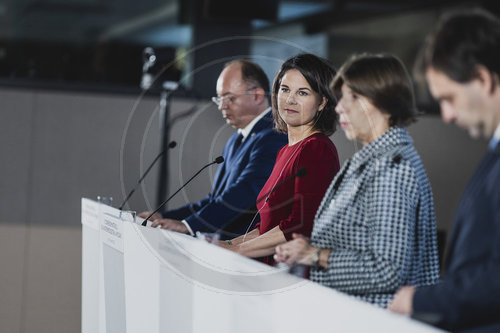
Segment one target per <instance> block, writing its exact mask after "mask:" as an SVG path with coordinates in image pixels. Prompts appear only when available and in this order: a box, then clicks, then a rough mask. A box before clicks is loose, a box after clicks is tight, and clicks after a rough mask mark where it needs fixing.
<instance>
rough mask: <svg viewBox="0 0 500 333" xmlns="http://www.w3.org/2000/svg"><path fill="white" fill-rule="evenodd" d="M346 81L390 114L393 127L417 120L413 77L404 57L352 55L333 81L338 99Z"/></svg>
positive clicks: (378, 107)
mask: <svg viewBox="0 0 500 333" xmlns="http://www.w3.org/2000/svg"><path fill="white" fill-rule="evenodd" d="M343 84H346V85H347V86H348V87H349V88H350V89H351V90H352V91H354V92H355V93H357V94H359V95H361V96H364V97H366V98H368V99H369V100H370V102H371V103H372V104H373V105H374V106H375V107H376V108H377V109H379V110H380V111H381V112H384V113H386V114H389V115H390V118H389V126H407V125H409V124H411V123H412V122H414V121H415V119H416V114H417V110H416V107H415V95H414V94H413V87H412V83H411V80H410V76H409V75H408V72H407V71H406V68H405V66H404V65H403V63H402V62H401V60H399V59H398V58H397V57H395V56H393V55H391V54H369V53H363V54H358V55H353V56H351V58H349V60H347V62H345V63H344V64H343V65H342V67H341V68H340V69H339V71H338V73H337V76H336V77H335V79H334V80H333V83H332V90H333V92H334V93H335V95H336V96H337V98H340V96H342V92H341V89H342V85H343Z"/></svg>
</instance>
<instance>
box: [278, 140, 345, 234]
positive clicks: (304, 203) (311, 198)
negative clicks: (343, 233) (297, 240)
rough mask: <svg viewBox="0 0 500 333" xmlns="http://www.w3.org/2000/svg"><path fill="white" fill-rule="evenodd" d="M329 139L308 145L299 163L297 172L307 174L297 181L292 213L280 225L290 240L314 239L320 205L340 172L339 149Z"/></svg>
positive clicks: (296, 166)
mask: <svg viewBox="0 0 500 333" xmlns="http://www.w3.org/2000/svg"><path fill="white" fill-rule="evenodd" d="M325 140H328V141H325ZM325 140H311V141H309V142H307V143H306V144H305V145H304V147H303V148H302V150H301V151H300V154H299V155H298V157H297V159H296V160H295V163H294V172H297V170H299V169H300V168H305V169H306V174H305V176H303V177H301V178H299V177H297V178H295V189H294V199H293V206H292V212H291V214H290V215H289V216H288V218H286V219H284V220H281V221H280V224H279V227H280V229H281V231H282V232H283V234H284V235H285V238H286V239H287V240H290V239H292V234H293V233H299V234H302V235H304V236H306V237H310V236H311V232H312V228H313V223H314V216H315V215H316V211H317V210H318V207H319V204H320V203H321V200H322V199H323V196H324V195H325V192H326V190H327V188H328V186H329V185H330V183H331V181H332V180H333V177H334V176H335V175H336V174H337V172H338V171H339V169H340V163H339V158H338V155H337V150H336V149H335V146H334V145H333V143H332V142H331V141H330V139H328V138H326V139H325Z"/></svg>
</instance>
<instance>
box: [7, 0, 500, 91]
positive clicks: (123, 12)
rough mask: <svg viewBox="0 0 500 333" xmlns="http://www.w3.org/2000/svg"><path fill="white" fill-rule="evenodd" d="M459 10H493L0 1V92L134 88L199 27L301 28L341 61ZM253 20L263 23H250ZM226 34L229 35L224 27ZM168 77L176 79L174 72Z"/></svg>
mask: <svg viewBox="0 0 500 333" xmlns="http://www.w3.org/2000/svg"><path fill="white" fill-rule="evenodd" d="M457 3H459V4H462V3H468V4H471V3H472V4H476V3H477V4H482V5H483V6H484V5H485V4H486V7H488V8H489V9H492V8H493V7H497V6H498V5H497V4H496V1H494V0H481V1H479V0H478V1H465V0H454V1H451V0H405V1H402V0H301V1H292V0H281V1H280V0H252V1H247V2H239V1H237V0H140V1H138V0H0V85H19V86H30V85H33V82H35V81H36V82H40V83H39V85H40V86H43V87H47V86H48V84H49V85H50V84H54V87H55V88H56V89H59V88H60V87H61V86H66V85H67V83H68V82H72V83H73V82H78V84H80V83H82V82H83V83H84V84H87V85H88V84H90V85H93V86H95V85H96V84H100V85H101V86H103V87H106V88H105V89H108V88H107V87H109V86H113V85H117V84H118V85H119V84H121V85H126V86H134V87H136V86H137V82H138V81H139V80H140V77H141V75H142V51H143V49H144V47H146V46H152V47H154V48H155V49H158V50H162V53H163V54H164V55H165V57H166V58H168V59H174V58H175V57H176V52H178V51H179V50H181V51H182V49H183V48H184V49H187V48H192V47H193V46H194V45H192V44H194V40H196V39H195V37H194V36H193V35H196V36H197V34H198V33H199V32H197V31H196V30H195V29H193V24H194V25H195V26H196V24H199V22H200V20H202V21H206V22H209V23H208V24H211V23H214V24H215V25H218V26H222V27H223V28H222V29H224V23H225V22H226V21H228V20H229V21H232V23H235V22H237V23H238V24H239V23H240V22H241V21H244V24H247V25H248V24H249V25H248V27H250V30H245V31H250V32H251V33H252V34H260V33H263V34H266V35H268V36H272V35H273V34H274V33H276V31H278V30H279V31H281V32H283V31H285V32H288V33H289V34H293V31H295V30H294V29H293V28H291V27H292V26H297V25H300V26H301V29H302V30H301V31H303V32H304V33H305V34H306V35H309V34H316V33H323V34H325V35H328V36H334V37H332V38H336V44H335V48H336V49H335V50H336V54H338V55H342V49H341V48H342V47H343V45H344V44H345V45H347V46H346V47H344V48H345V50H344V51H345V52H351V50H350V49H349V50H347V48H349V45H352V44H353V43H360V42H362V43H363V45H365V46H366V45H368V44H369V43H372V44H377V43H379V41H378V40H379V39H380V35H381V34H385V35H386V36H387V35H389V34H391V33H392V34H397V33H398V32H400V33H401V34H406V35H410V32H411V30H412V29H413V28H414V27H413V26H418V25H425V23H422V24H420V21H419V19H417V20H413V21H411V22H412V23H405V22H400V23H398V24H400V25H401V26H399V27H398V28H397V29H393V27H392V25H391V23H387V22H389V21H388V20H387V18H388V17H391V15H392V17H394V16H398V15H401V14H404V13H413V12H417V11H421V10H430V11H433V10H434V9H436V12H437V11H439V9H440V8H442V7H447V6H451V5H453V6H454V5H456V4H457ZM210 6H212V7H210ZM245 6H246V7H245ZM200 8H201V9H203V10H200ZM207 8H212V9H213V8H215V9H214V11H212V12H210V10H209V9H207ZM256 8H257V10H256ZM261 8H266V10H263V9H261ZM267 8H271V11H273V14H272V15H268V14H269V13H268V11H267ZM496 12H497V13H498V11H496ZM207 13H210V14H207ZM252 13H257V15H260V14H263V15H260V16H263V17H266V16H267V19H262V18H261V19H255V16H252V15H254V14H252ZM219 14H220V15H219ZM274 14H275V15H274ZM245 15H247V16H248V17H247V18H243V19H242V17H244V16H245ZM269 16H272V17H271V18H269ZM403 16H404V15H403ZM221 17H222V18H221ZM250 17H251V18H252V19H250ZM378 17H379V18H380V20H377V18H378ZM235 18H237V19H235ZM368 21H371V22H372V26H370V25H367V24H366V23H367V22H368ZM206 22H205V23H203V24H205V25H202V26H204V27H207V25H206ZM380 22H386V23H387V24H385V26H384V23H380ZM391 22H392V21H391ZM394 22H397V21H394ZM405 25H412V27H405ZM233 26H234V24H233ZM228 27H231V25H228ZM367 27H369V28H368V30H367ZM245 29H247V28H245ZM381 29H385V32H381V31H382V30H381ZM413 30H414V29H413ZM393 31H394V32H393ZM409 31H410V32H409ZM224 33H226V36H232V35H233V34H235V33H234V31H232V30H231V29H230V28H227V31H225V32H224ZM284 38H287V36H285V37H284ZM404 38H406V39H407V37H404ZM400 39H401V38H400ZM400 39H397V38H394V40H400ZM219 52H224V51H220V50H219ZM169 75H171V78H170V79H172V80H175V79H176V78H178V77H179V70H177V69H174V70H173V72H172V73H169ZM37 84H38V83H37ZM84 89H87V88H84ZM113 89H114V88H113ZM120 89H121V88H120Z"/></svg>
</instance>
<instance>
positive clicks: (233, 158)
mask: <svg viewBox="0 0 500 333" xmlns="http://www.w3.org/2000/svg"><path fill="white" fill-rule="evenodd" d="M272 127H273V117H272V114H271V111H269V112H267V114H266V115H265V116H264V117H262V119H261V120H259V121H258V122H257V123H256V124H255V125H254V127H253V128H252V130H251V131H250V133H248V136H247V137H246V138H245V140H244V141H243V142H242V143H241V145H240V146H239V148H238V151H237V152H236V153H233V148H234V143H235V141H236V140H237V138H238V136H239V134H238V132H236V133H234V134H233V135H232V136H231V138H230V139H229V140H228V142H227V145H226V147H227V149H226V150H227V153H226V154H224V164H223V165H222V166H221V167H220V168H219V170H218V171H217V175H216V176H215V182H214V184H215V185H214V187H213V189H212V196H213V197H217V196H219V195H220V194H221V193H222V192H224V189H225V188H226V182H227V180H228V178H229V176H230V175H231V171H232V169H233V168H234V166H235V165H237V164H239V162H240V161H241V160H242V159H243V157H244V156H245V154H246V153H247V152H248V149H249V147H251V145H252V141H253V140H254V137H255V135H256V134H257V133H258V132H260V131H262V130H264V129H267V128H272ZM237 169H238V170H239V169H240V168H237Z"/></svg>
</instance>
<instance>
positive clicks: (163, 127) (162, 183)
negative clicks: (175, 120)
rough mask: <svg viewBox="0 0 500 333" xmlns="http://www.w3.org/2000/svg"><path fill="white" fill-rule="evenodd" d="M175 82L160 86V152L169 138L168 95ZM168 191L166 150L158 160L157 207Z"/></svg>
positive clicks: (172, 90)
mask: <svg viewBox="0 0 500 333" xmlns="http://www.w3.org/2000/svg"><path fill="white" fill-rule="evenodd" d="M178 86H179V84H178V83H177V82H172V81H165V82H163V84H162V93H161V97H160V135H161V145H160V151H164V150H166V149H167V147H168V144H169V137H170V123H169V113H170V110H169V109H170V95H171V93H172V92H174V91H175V90H176V89H177V88H178ZM167 191H168V150H167V151H165V154H163V155H162V157H161V159H160V167H159V175H158V192H157V195H156V202H157V205H158V204H159V203H161V202H163V201H165V197H166V196H167Z"/></svg>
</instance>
